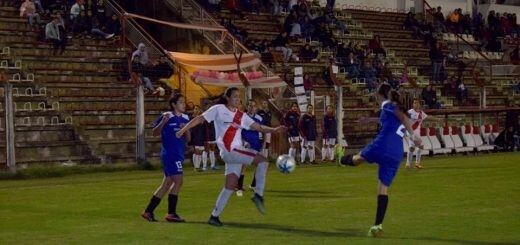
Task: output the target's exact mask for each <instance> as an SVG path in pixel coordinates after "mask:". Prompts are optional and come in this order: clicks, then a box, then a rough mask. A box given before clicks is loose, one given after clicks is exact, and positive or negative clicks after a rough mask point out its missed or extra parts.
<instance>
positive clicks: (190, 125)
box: [175, 115, 206, 138]
mask: <svg viewBox="0 0 520 245" xmlns="http://www.w3.org/2000/svg"><path fill="white" fill-rule="evenodd" d="M205 120H206V119H204V117H203V116H202V115H200V116H197V117H195V118H193V120H191V121H190V122H189V123H188V124H186V126H184V127H183V128H181V130H179V131H178V132H177V133H176V134H175V136H177V138H180V137H182V135H183V134H184V133H186V132H187V131H188V130H190V129H192V128H194V127H196V126H197V125H199V124H201V123H203V122H204V121H205Z"/></svg>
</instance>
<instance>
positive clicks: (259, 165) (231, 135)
mask: <svg viewBox="0 0 520 245" xmlns="http://www.w3.org/2000/svg"><path fill="white" fill-rule="evenodd" d="M239 102H240V97H239V91H238V88H235V87H229V88H227V89H226V92H224V95H223V96H222V98H221V101H220V102H219V104H217V105H214V106H212V107H211V108H209V109H208V110H206V111H205V112H204V113H202V115H200V116H198V117H196V118H194V119H193V120H191V121H190V122H189V123H188V124H187V125H186V126H184V128H182V129H181V130H180V131H179V132H177V134H176V135H177V137H181V136H182V135H183V134H184V133H185V132H186V131H188V130H190V129H191V128H193V127H195V126H197V125H198V124H201V123H203V122H204V121H207V122H214V123H215V135H216V139H217V146H218V148H219V151H220V156H221V158H222V160H224V162H225V163H226V168H225V175H226V182H225V185H224V187H223V188H222V191H221V192H220V194H219V196H218V199H217V202H216V204H215V208H214V209H213V211H212V212H211V216H210V218H209V220H208V224H210V225H214V226H222V222H220V219H219V216H220V214H221V213H222V211H223V210H224V208H225V207H226V204H227V202H228V200H229V197H231V194H233V191H234V190H235V189H236V188H237V184H238V177H239V176H240V172H241V170H242V164H246V165H251V164H253V165H255V166H256V171H255V177H256V182H257V183H256V188H255V194H254V196H253V198H251V200H252V201H253V202H254V203H255V205H256V208H257V209H258V211H259V212H260V213H262V214H265V211H266V210H265V206H264V197H263V195H264V188H265V176H266V173H267V166H268V164H269V163H268V161H267V159H266V158H265V157H264V156H263V155H262V154H258V153H256V152H255V151H254V150H250V149H246V148H245V147H244V145H243V141H242V132H241V131H242V129H253V130H256V131H259V132H263V133H275V132H283V131H285V127H283V126H279V127H277V128H271V127H266V126H263V125H260V124H258V123H256V122H254V121H253V120H252V119H251V118H250V117H248V116H247V115H245V114H244V113H243V112H241V111H239V110H238V109H237V107H238V105H239Z"/></svg>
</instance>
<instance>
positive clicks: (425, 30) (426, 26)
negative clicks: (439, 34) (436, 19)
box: [418, 20, 435, 46]
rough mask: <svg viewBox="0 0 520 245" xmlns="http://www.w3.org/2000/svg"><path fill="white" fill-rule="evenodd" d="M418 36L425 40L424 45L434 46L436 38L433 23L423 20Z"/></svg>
mask: <svg viewBox="0 0 520 245" xmlns="http://www.w3.org/2000/svg"><path fill="white" fill-rule="evenodd" d="M418 37H419V38H422V39H423V40H424V45H428V44H429V45H430V46H433V44H434V43H435V38H433V26H432V24H431V23H429V22H426V21H425V20H423V22H422V23H421V25H420V26H419V32H418Z"/></svg>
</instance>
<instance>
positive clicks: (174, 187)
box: [141, 94, 189, 222]
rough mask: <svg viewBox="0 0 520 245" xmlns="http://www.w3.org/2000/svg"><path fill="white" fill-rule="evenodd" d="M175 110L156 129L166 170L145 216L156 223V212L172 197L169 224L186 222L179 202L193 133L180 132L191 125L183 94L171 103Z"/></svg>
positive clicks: (154, 131)
mask: <svg viewBox="0 0 520 245" xmlns="http://www.w3.org/2000/svg"><path fill="white" fill-rule="evenodd" d="M169 103H170V107H171V111H168V112H165V113H163V114H162V115H161V116H159V118H157V120H155V122H154V123H153V124H152V126H153V134H154V135H159V134H160V135H161V164H162V167H163V171H164V179H163V181H162V184H161V186H159V188H158V189H157V190H156V191H155V192H154V194H153V196H152V198H151V199H150V202H149V203H148V206H147V207H146V209H145V210H144V212H143V213H142V214H141V217H143V218H144V219H146V220H148V221H150V222H155V221H157V220H156V219H155V216H154V213H153V211H154V210H155V208H156V207H157V205H159V203H160V202H161V198H163V196H164V195H165V194H166V193H167V192H169V193H170V194H169V195H168V214H167V215H166V217H165V218H164V219H165V220H166V221H168V222H184V221H185V220H184V219H182V218H181V217H179V215H177V200H178V195H179V191H180V189H181V186H182V181H183V179H182V163H183V162H184V150H185V148H186V141H189V134H185V132H186V131H183V132H182V133H180V134H179V133H178V132H179V130H180V129H181V128H182V127H184V126H185V125H186V124H187V123H188V122H189V119H188V116H187V115H185V114H183V112H184V110H185V107H186V104H185V99H184V96H183V95H182V94H175V95H173V96H172V98H171V99H170V101H169Z"/></svg>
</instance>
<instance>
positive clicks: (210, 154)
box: [209, 151, 215, 168]
mask: <svg viewBox="0 0 520 245" xmlns="http://www.w3.org/2000/svg"><path fill="white" fill-rule="evenodd" d="M209 161H210V162H211V167H212V168H213V167H215V152H214V151H209Z"/></svg>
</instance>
